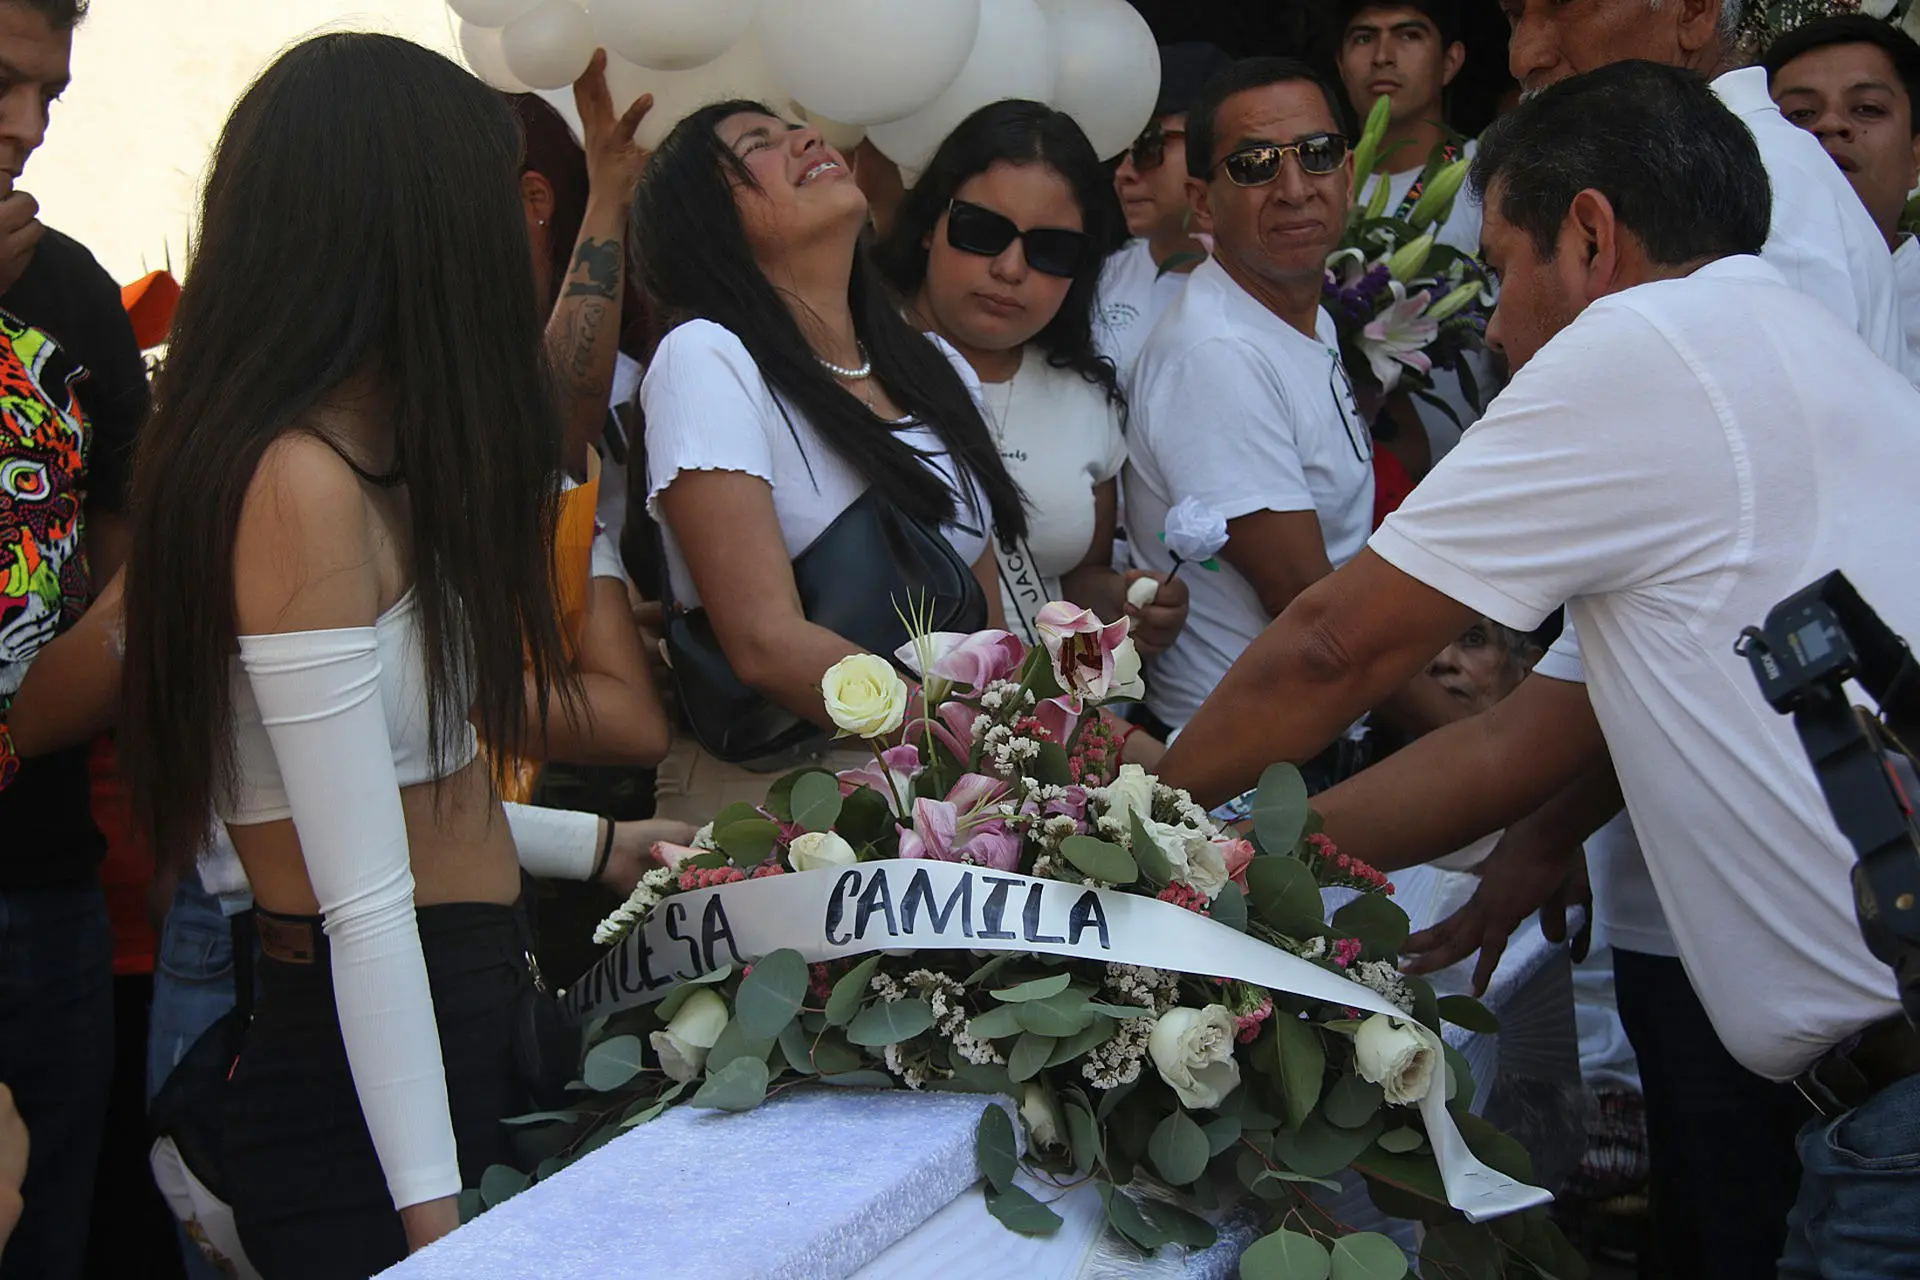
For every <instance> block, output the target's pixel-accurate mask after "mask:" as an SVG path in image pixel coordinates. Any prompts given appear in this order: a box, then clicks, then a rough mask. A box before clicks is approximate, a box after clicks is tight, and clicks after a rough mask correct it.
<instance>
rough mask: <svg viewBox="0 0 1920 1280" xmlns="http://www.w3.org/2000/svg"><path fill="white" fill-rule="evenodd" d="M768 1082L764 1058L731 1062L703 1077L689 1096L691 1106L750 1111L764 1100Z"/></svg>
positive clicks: (745, 1058) (736, 1059) (748, 1058)
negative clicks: (691, 1098) (691, 1096)
mask: <svg viewBox="0 0 1920 1280" xmlns="http://www.w3.org/2000/svg"><path fill="white" fill-rule="evenodd" d="M769 1079H770V1077H769V1076H768V1074H767V1062H766V1059H765V1058H755V1057H752V1056H750V1055H745V1056H742V1057H738V1058H735V1059H734V1060H733V1061H732V1062H729V1063H728V1064H727V1065H726V1066H724V1067H722V1068H720V1070H719V1071H718V1072H715V1073H713V1074H710V1075H709V1076H708V1077H707V1080H706V1083H705V1084H703V1085H701V1086H700V1088H699V1091H698V1092H696V1093H695V1094H694V1095H693V1105H694V1106H696V1107H712V1108H713V1109H715V1110H716V1111H751V1110H753V1109H754V1108H755V1107H757V1106H759V1105H760V1104H761V1103H762V1102H764V1101H765V1100H766V1097H767V1082H768V1080H769Z"/></svg>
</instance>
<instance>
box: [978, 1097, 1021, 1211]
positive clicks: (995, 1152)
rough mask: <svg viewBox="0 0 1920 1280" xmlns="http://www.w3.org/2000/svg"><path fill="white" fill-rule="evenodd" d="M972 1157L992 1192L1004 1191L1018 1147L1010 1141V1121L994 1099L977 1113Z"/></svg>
mask: <svg viewBox="0 0 1920 1280" xmlns="http://www.w3.org/2000/svg"><path fill="white" fill-rule="evenodd" d="M973 1158H974V1160H975V1162H977V1163H978V1164H979V1166H980V1176H981V1177H983V1178H985V1179H986V1180H987V1181H988V1182H990V1183H992V1184H993V1189H994V1190H995V1191H998V1192H1001V1193H1003V1194H1004V1193H1005V1192H1006V1190H1007V1189H1008V1188H1009V1187H1011V1186H1012V1185H1013V1171H1014V1169H1015V1167H1016V1166H1017V1165H1018V1163H1019V1148H1018V1147H1017V1146H1016V1145H1015V1143H1014V1140H1013V1121H1012V1120H1010V1119H1008V1118H1007V1112H1006V1109H1005V1108H1004V1107H1002V1106H1001V1105H1000V1104H999V1103H997V1102H990V1103H988V1104H987V1107H986V1109H985V1110H984V1111H982V1112H981V1113H980V1123H979V1124H978V1125H977V1126H976V1127H975V1128H974V1131H973Z"/></svg>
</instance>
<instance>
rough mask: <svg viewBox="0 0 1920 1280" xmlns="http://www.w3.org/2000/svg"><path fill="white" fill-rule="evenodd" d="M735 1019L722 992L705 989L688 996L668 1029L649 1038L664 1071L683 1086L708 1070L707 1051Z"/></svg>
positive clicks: (668, 1025)
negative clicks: (728, 1009)
mask: <svg viewBox="0 0 1920 1280" xmlns="http://www.w3.org/2000/svg"><path fill="white" fill-rule="evenodd" d="M732 1016H733V1015H732V1014H730V1013H729V1012H728V1011H727V1002H726V1000H725V998H724V997H722V996H721V994H720V993H719V992H718V991H714V990H711V989H710V988H707V987H701V988H700V989H699V990H698V991H695V992H694V993H693V994H692V995H690V996H688V997H687V1001H686V1003H685V1004H683V1005H681V1006H680V1009H679V1011H678V1012H676V1013H675V1014H674V1015H673V1020H672V1021H671V1022H669V1023H667V1028H666V1030H664V1031H656V1032H654V1033H653V1034H652V1035H651V1036H649V1037H647V1039H648V1040H649V1041H650V1042H651V1043H652V1045H653V1051H654V1052H655V1053H657V1054H659V1055H660V1069H661V1070H662V1071H664V1072H666V1073H667V1075H668V1076H669V1077H671V1078H672V1079H675V1080H678V1081H681V1082H682V1083H685V1082H686V1081H689V1080H693V1079H696V1078H698V1076H699V1075H700V1073H701V1071H703V1070H705V1069H706V1065H707V1050H709V1049H711V1048H713V1046H714V1045H715V1044H716V1043H717V1042H718V1041H719V1039H720V1033H721V1032H722V1031H725V1030H726V1029H727V1023H728V1022H729V1021H730V1020H731V1019H732Z"/></svg>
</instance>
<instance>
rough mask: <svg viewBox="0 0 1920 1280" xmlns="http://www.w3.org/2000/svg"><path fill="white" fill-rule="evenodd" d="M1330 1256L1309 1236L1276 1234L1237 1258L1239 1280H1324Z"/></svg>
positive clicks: (1322, 1246)
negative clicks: (1238, 1261)
mask: <svg viewBox="0 0 1920 1280" xmlns="http://www.w3.org/2000/svg"><path fill="white" fill-rule="evenodd" d="M1332 1270H1333V1256H1332V1255H1331V1254H1329V1253H1328V1252H1327V1247H1326V1246H1325V1245H1323V1244H1321V1243H1320V1242H1319V1241H1318V1240H1315V1239H1314V1238H1313V1237H1312V1236H1309V1235H1302V1234H1301V1233H1300V1232H1298V1231H1286V1230H1281V1231H1276V1232H1274V1233H1273V1234H1272V1235H1266V1236H1262V1237H1260V1238H1259V1239H1258V1240H1255V1241H1254V1242H1253V1243H1252V1244H1251V1245H1249V1246H1247V1251H1246V1252H1245V1253H1243V1254H1241V1255H1240V1280H1327V1277H1328V1275H1329V1274H1330V1273H1331V1272H1332Z"/></svg>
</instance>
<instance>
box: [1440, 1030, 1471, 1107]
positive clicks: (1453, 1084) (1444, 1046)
mask: <svg viewBox="0 0 1920 1280" xmlns="http://www.w3.org/2000/svg"><path fill="white" fill-rule="evenodd" d="M1440 1051H1441V1057H1442V1059H1443V1060H1444V1061H1445V1063H1446V1065H1447V1106H1449V1107H1451V1108H1453V1109H1454V1110H1456V1111H1464V1110H1466V1109H1467V1108H1468V1107H1470V1106H1471V1105H1472V1104H1473V1097H1474V1094H1475V1093H1477V1092H1479V1086H1478V1085H1477V1084H1476V1083H1475V1082H1474V1079H1473V1064H1472V1063H1470V1062H1468V1061H1467V1055H1466V1054H1464V1053H1462V1052H1460V1051H1459V1050H1458V1049H1456V1048H1454V1047H1453V1046H1452V1045H1450V1044H1448V1043H1446V1042H1445V1041H1444V1040H1443V1041H1441V1042H1440Z"/></svg>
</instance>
